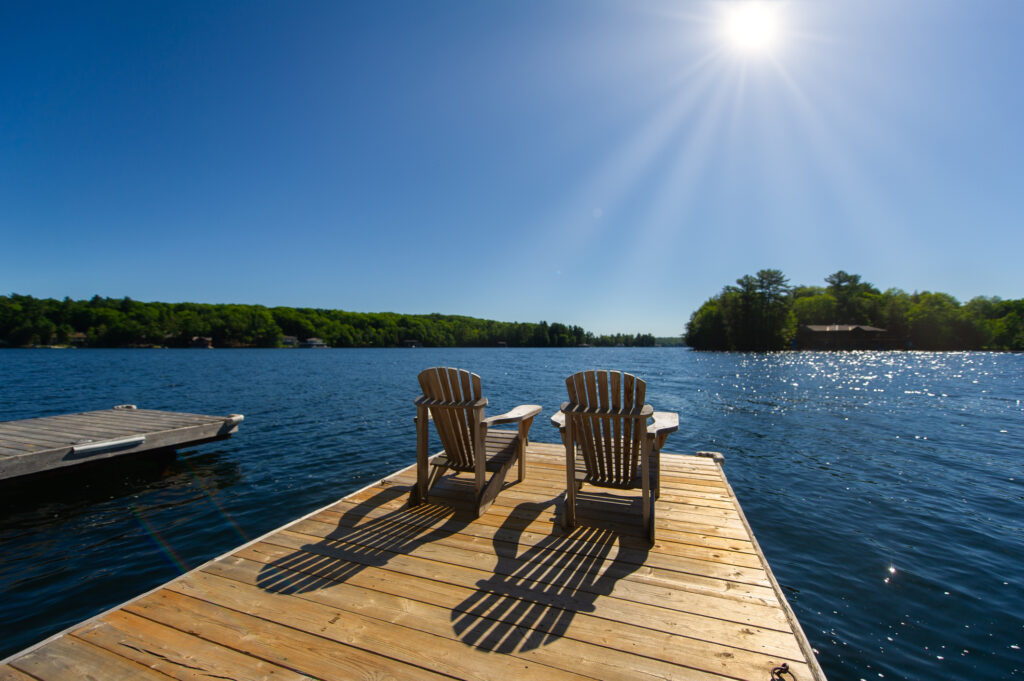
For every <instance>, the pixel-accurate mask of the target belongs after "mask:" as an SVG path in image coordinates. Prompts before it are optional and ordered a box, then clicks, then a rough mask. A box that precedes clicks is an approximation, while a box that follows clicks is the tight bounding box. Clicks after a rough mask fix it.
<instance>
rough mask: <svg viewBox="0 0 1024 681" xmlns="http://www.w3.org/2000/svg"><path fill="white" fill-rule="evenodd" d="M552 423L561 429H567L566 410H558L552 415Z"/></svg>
mask: <svg viewBox="0 0 1024 681" xmlns="http://www.w3.org/2000/svg"><path fill="white" fill-rule="evenodd" d="M551 425H553V426H554V427H555V428H558V429H559V430H565V412H563V411H557V412H555V413H554V414H552V415H551Z"/></svg>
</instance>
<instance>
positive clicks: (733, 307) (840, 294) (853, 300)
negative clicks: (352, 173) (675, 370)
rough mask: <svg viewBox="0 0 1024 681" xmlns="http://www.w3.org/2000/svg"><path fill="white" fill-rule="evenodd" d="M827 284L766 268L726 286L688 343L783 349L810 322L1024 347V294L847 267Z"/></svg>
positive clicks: (962, 345)
mask: <svg viewBox="0 0 1024 681" xmlns="http://www.w3.org/2000/svg"><path fill="white" fill-rule="evenodd" d="M825 283H826V286H792V285H790V284H789V281H788V279H787V278H786V277H785V275H783V273H782V272H781V271H780V270H774V269H767V270H761V271H760V272H758V273H757V274H755V275H746V276H744V277H741V278H740V279H737V280H736V285H735V286H731V285H730V286H726V287H725V288H723V289H722V292H721V293H719V294H718V295H716V296H714V297H713V298H710V299H709V300H708V301H707V302H705V303H704V304H703V305H701V307H700V308H699V309H698V310H697V311H696V312H694V313H693V315H692V316H691V317H690V321H689V323H688V324H687V326H686V334H685V336H684V338H685V341H686V344H687V345H689V346H691V347H693V348H695V349H698V350H755V351H766V350H783V349H789V348H791V347H793V346H794V340H795V339H797V337H798V332H799V330H800V329H802V328H804V327H806V326H807V325H824V324H857V325H865V326H871V327H878V328H880V329H885V336H886V339H887V341H888V342H889V343H890V346H891V347H900V348H913V349H917V350H1024V299H1021V300H1001V299H999V298H986V297H977V298H972V299H971V300H970V301H968V302H966V303H960V302H959V301H958V300H957V299H956V298H954V297H953V296H951V295H949V294H946V293H932V292H930V291H923V292H920V293H907V292H906V291H902V290H900V289H895V288H890V289H888V290H886V291H884V292H883V291H880V290H879V289H878V288H876V287H875V286H873V285H872V284H869V283H868V282H866V281H863V280H862V279H861V277H860V275H857V274H848V273H847V272H844V271H842V270H840V271H839V272H836V273H834V274H830V275H829V276H827V277H825Z"/></svg>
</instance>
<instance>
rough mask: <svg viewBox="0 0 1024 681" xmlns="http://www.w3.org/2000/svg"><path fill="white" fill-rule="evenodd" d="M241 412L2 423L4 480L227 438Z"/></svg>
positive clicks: (0, 470) (89, 415)
mask: <svg viewBox="0 0 1024 681" xmlns="http://www.w3.org/2000/svg"><path fill="white" fill-rule="evenodd" d="M241 421H242V416H241V415H240V414H232V415H230V416H205V415H203V414H184V413H179V412H169V411H153V410H150V409H136V408H135V407H134V406H133V405H123V406H120V407H114V408H113V409H105V410H102V411H89V412H83V413H80V414H66V415H62V416H47V417H45V418H38V419H26V420H23V421H4V422H0V480H5V479H8V478H15V477H19V476H22V475H31V474H33V473H41V472H45V471H51V470H57V469H60V468H64V467H67V466H75V465H78V464H82V463H87V462H92V461H100V460H103V459H110V458H112V457H115V456H124V455H126V454H139V453H142V452H146V451H151V450H159V449H178V448H181V447H189V446H192V445H197V444H202V443H204V442H212V441H214V440H223V439H225V438H227V437H230V436H231V434H232V433H234V432H235V431H237V430H238V424H239V423H241Z"/></svg>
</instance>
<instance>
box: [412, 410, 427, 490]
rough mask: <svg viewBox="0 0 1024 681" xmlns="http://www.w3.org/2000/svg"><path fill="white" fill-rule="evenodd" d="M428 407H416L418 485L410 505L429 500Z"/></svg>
mask: <svg viewBox="0 0 1024 681" xmlns="http://www.w3.org/2000/svg"><path fill="white" fill-rule="evenodd" d="M429 427H430V425H429V422H428V419H427V409H426V407H420V406H418V407H416V486H415V487H414V488H413V490H412V493H411V494H410V495H409V505H410V506H417V505H419V504H422V503H424V502H426V501H427V490H428V489H429V477H430V472H429V471H428V470H427V469H428V468H430V462H429V461H428V458H429V456H428V454H427V449H428V448H429V447H430V442H429V430H428V428H429Z"/></svg>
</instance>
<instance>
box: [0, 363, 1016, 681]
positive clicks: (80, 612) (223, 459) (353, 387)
mask: <svg viewBox="0 0 1024 681" xmlns="http://www.w3.org/2000/svg"><path fill="white" fill-rule="evenodd" d="M439 364H443V365H454V366H460V367H464V368H468V369H471V370H473V371H475V372H477V373H479V374H480V375H481V376H482V377H483V380H484V388H485V392H486V393H487V395H488V397H489V399H490V404H491V406H490V407H489V410H490V413H498V412H499V411H504V410H505V409H507V408H510V407H512V406H514V405H516V404H519V403H525V402H529V403H537V404H542V405H544V408H545V414H550V413H552V412H554V411H555V410H556V409H557V407H558V405H559V404H560V403H561V402H562V401H563V400H564V399H565V395H564V383H563V382H562V381H563V379H564V377H565V376H566V375H568V374H570V373H573V372H575V371H578V370H581V369H587V368H621V369H624V370H627V371H630V372H632V373H635V374H637V375H639V376H641V377H643V378H645V379H646V380H647V381H648V400H649V401H650V402H651V403H652V404H654V405H655V407H656V408H657V409H662V410H675V411H678V412H679V413H680V415H681V421H680V429H679V432H678V433H676V434H674V435H672V436H671V437H670V439H669V441H668V445H667V447H666V449H667V450H668V451H676V452H683V453H690V452H693V451H696V450H699V449H715V450H719V451H721V452H723V453H724V454H725V456H726V464H725V470H726V473H727V475H728V476H729V480H730V482H731V483H732V485H733V487H734V489H735V491H736V493H737V495H738V496H739V499H740V501H741V503H742V504H743V508H744V510H745V511H746V514H747V516H748V518H749V520H750V522H751V525H752V526H753V528H754V531H755V534H756V535H757V538H758V541H759V542H760V544H761V546H762V548H763V549H764V551H765V553H766V554H767V557H768V559H769V562H770V563H771V565H772V569H773V570H774V572H775V574H776V577H777V578H778V579H779V581H780V582H781V583H782V585H783V587H784V588H785V590H786V592H787V596H788V598H789V600H790V603H791V604H792V605H793V608H794V610H795V611H796V613H797V616H798V617H799V619H800V621H801V623H802V625H803V627H804V630H805V631H806V632H807V635H808V637H809V638H810V640H811V643H812V644H813V646H814V648H815V649H816V650H817V651H818V655H819V660H820V662H821V664H822V666H823V668H824V670H825V672H826V674H827V675H828V677H829V678H830V679H831V680H832V681H840V680H844V679H851V680H856V679H881V678H885V679H953V678H964V679H967V678H971V679H1009V678H1020V677H1022V676H1024V672H1022V669H1024V657H1022V655H1024V653H1022V651H1021V646H1022V645H1024V614H1022V611H1024V440H1022V432H1024V428H1022V426H1024V402H1022V399H1024V355H1013V354H988V353H782V354H769V355H754V354H719V353H697V352H690V351H688V350H684V349H679V348H636V349H633V348H628V349H623V348H615V349H597V348H590V349H565V350H547V349H526V350H515V349H487V350H485V349H474V350H435V349H415V350H316V351H313V350H308V351H307V350H236V351H233V350H214V351H200V350H181V351H178V350H75V351H55V350H24V351H22V350H10V351H3V352H0V419H2V420H10V419H22V418H33V417H37V416H47V415H52V414H60V413H66V412H74V411H84V410H92V409H105V408H109V407H111V406H113V405H115V404H123V403H133V404H137V405H139V406H140V407H144V408H148V409H168V410H177V411H192V412H201V413H209V414H228V413H243V414H245V422H244V423H243V424H242V427H241V430H240V432H239V433H238V434H236V435H235V436H234V437H233V438H232V439H231V440H227V441H224V442H219V443H212V444H208V445H204V446H202V447H199V448H197V449H195V450H192V451H185V452H182V453H181V454H180V455H179V456H178V458H177V459H163V460H157V461H152V462H137V463H133V464H131V465H118V466H117V467H115V468H112V469H110V468H108V469H104V470H101V471H99V472H95V473H91V474H89V475H72V476H66V477H62V478H60V479H57V480H47V481H46V482H45V484H40V483H33V484H25V483H19V484H16V485H10V484H8V485H4V486H2V487H0V657H3V656H5V655H7V654H9V653H13V652H15V651H17V650H20V649H21V648H23V647H25V646H27V645H30V644H31V643H34V642H35V641H37V640H40V639H42V638H45V637H46V636H48V635H50V634H52V633H55V632H57V631H60V630H61V629H63V628H65V627H67V626H69V625H71V624H74V623H76V622H78V621H80V620H82V619H84V618H86V617H88V616H90V615H92V614H95V613H97V612H100V611H102V610H104V609H106V608H109V607H111V606H114V605H116V604H118V603H120V602H122V601H124V600H127V599H129V598H131V597H133V596H135V595H137V594H139V593H141V592H143V591H146V590H148V589H151V588H153V587H155V586H157V585H159V584H161V583H163V582H165V581H167V580H168V579H170V578H172V577H174V576H175V575H177V574H180V573H181V572H183V571H185V570H187V569H190V568H193V567H195V566H197V565H199V564H201V563H203V562H204V561H206V560H209V559H210V558H212V557H214V556H217V555H219V554H220V553H223V552H225V551H227V550H229V549H231V548H232V547H234V546H237V545H238V544H241V543H242V542H243V541H245V540H247V539H249V538H252V537H255V536H258V535H260V534H262V533H264V532H266V531H268V530H271V529H273V528H275V527H277V526H280V525H282V524H284V523H285V522H287V521H289V520H292V519H294V518H296V517H298V516H300V515H302V514H304V513H307V512H309V511H311V510H313V509H316V508H318V507H320V506H323V505H325V504H327V503H328V502H330V501H333V500H335V499H337V498H338V497H340V496H342V495H344V494H346V493H348V492H351V491H353V490H355V489H358V488H360V487H362V486H364V485H366V484H368V483H369V482H372V481H373V480H376V479H378V478H380V477H382V476H383V475H385V474H387V473H390V472H392V471H394V470H395V469H397V468H399V467H401V466H405V465H408V464H410V463H412V462H413V461H414V459H415V441H414V430H413V422H412V415H413V407H412V399H413V398H414V397H415V395H416V394H417V393H418V390H417V389H416V378H415V376H416V374H417V373H418V372H419V370H421V369H423V368H425V367H428V366H433V365H439ZM532 437H533V439H535V440H541V441H550V442H553V441H555V440H556V439H557V433H556V432H555V431H554V429H553V428H552V427H551V426H550V425H548V423H547V419H546V418H544V419H538V421H537V422H536V423H535V425H534V428H533V432H532ZM114 471H116V473H117V474H116V476H115V475H114V474H113V473H114Z"/></svg>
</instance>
